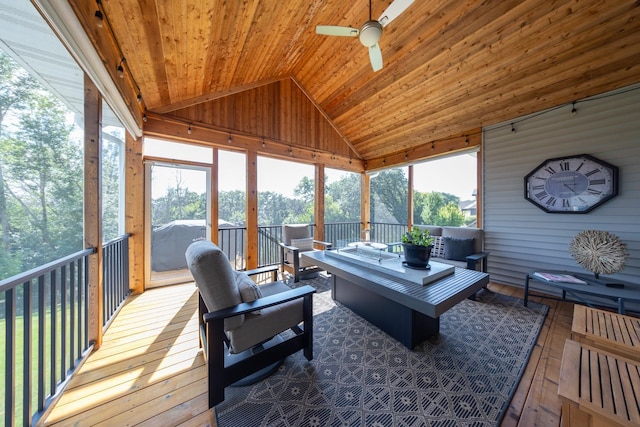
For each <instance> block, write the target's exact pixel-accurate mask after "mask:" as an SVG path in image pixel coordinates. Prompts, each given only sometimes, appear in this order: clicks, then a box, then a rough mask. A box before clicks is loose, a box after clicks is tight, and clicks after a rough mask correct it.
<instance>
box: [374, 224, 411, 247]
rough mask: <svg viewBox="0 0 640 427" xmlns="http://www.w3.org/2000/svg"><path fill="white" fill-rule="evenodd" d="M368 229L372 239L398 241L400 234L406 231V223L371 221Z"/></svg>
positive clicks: (375, 240)
mask: <svg viewBox="0 0 640 427" xmlns="http://www.w3.org/2000/svg"><path fill="white" fill-rule="evenodd" d="M370 229H371V240H372V241H374V242H380V243H392V242H398V241H400V238H401V237H402V234H403V233H404V232H406V231H407V224H395V223H386V222H372V223H371V225H370Z"/></svg>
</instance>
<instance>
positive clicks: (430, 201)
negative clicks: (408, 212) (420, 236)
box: [414, 192, 462, 225]
mask: <svg viewBox="0 0 640 427" xmlns="http://www.w3.org/2000/svg"><path fill="white" fill-rule="evenodd" d="M416 193H418V195H414V205H415V206H414V219H415V220H416V221H422V224H430V225H450V224H445V223H443V221H444V222H447V221H449V220H448V219H447V215H448V214H447V210H448V209H457V210H458V211H459V212H460V215H462V212H461V211H460V207H459V204H460V198H459V197H457V196H454V195H453V194H449V193H439V192H430V193H420V192H416ZM451 205H452V206H454V208H451V207H448V206H451ZM443 209H444V210H443ZM418 213H419V214H418ZM460 224H462V223H460Z"/></svg>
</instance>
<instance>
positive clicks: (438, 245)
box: [431, 236, 444, 258]
mask: <svg viewBox="0 0 640 427" xmlns="http://www.w3.org/2000/svg"><path fill="white" fill-rule="evenodd" d="M431 256H432V257H433V258H444V243H443V242H442V236H434V238H433V249H431Z"/></svg>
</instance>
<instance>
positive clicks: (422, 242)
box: [402, 226, 435, 246]
mask: <svg viewBox="0 0 640 427" xmlns="http://www.w3.org/2000/svg"><path fill="white" fill-rule="evenodd" d="M434 240H435V239H434V238H433V237H432V236H431V233H430V232H429V229H428V228H425V229H420V228H418V227H415V226H414V227H413V228H412V229H411V230H410V231H408V232H406V233H404V234H403V235H402V243H411V244H413V245H417V246H429V245H432V244H433V241H434Z"/></svg>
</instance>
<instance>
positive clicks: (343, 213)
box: [324, 173, 360, 222]
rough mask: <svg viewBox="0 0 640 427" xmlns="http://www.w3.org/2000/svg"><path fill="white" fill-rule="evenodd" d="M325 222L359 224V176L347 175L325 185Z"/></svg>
mask: <svg viewBox="0 0 640 427" xmlns="http://www.w3.org/2000/svg"><path fill="white" fill-rule="evenodd" d="M324 203H325V214H324V219H325V222H360V176H359V175H358V174H355V173H350V174H347V175H346V176H344V177H342V178H341V179H340V180H338V181H336V182H333V183H329V184H327V190H326V195H325V201H324Z"/></svg>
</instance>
